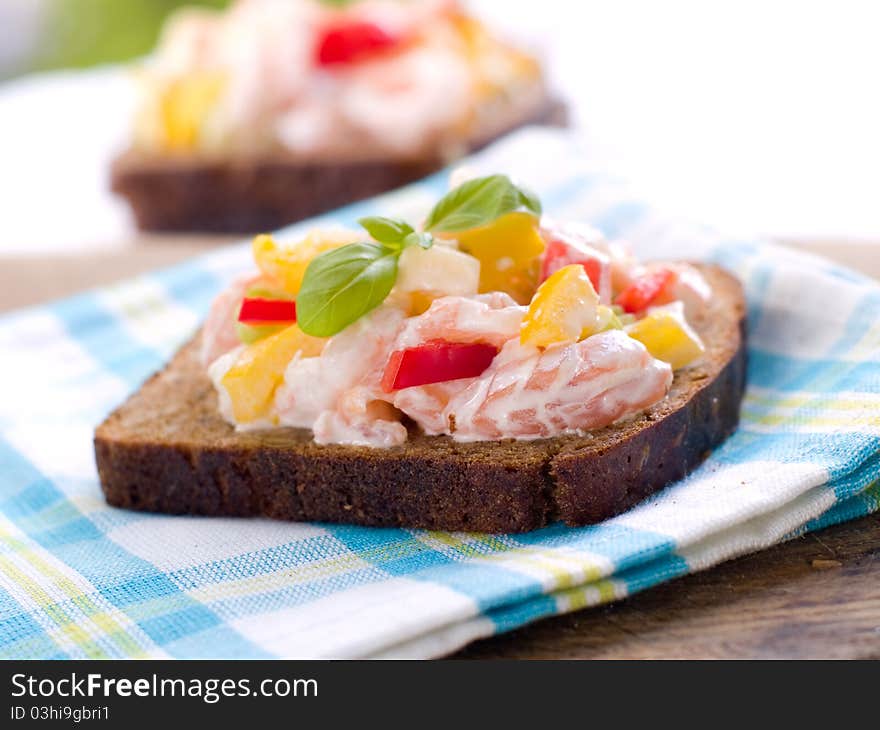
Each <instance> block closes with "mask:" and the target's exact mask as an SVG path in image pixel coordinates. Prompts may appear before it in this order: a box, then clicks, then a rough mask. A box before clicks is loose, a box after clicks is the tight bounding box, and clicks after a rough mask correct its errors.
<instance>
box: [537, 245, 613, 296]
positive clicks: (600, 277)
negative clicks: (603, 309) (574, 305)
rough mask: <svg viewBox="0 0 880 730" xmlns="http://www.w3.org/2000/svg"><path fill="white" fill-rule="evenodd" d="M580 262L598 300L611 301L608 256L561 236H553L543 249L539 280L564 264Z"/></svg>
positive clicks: (545, 277)
mask: <svg viewBox="0 0 880 730" xmlns="http://www.w3.org/2000/svg"><path fill="white" fill-rule="evenodd" d="M572 264H580V265H581V266H583V267H584V271H585V272H586V274H587V277H588V278H589V279H590V283H591V284H592V285H593V289H595V290H596V293H597V294H598V295H599V298H600V300H601V301H602V302H603V303H605V304H608V303H610V301H611V262H610V260H609V258H608V257H607V256H606V255H604V254H603V253H601V252H600V251H596V250H594V249H591V248H589V247H584V246H580V245H577V244H576V243H574V242H572V241H567V240H565V239H563V238H553V239H551V240H550V241H549V243H548V244H547V248H546V249H544V260H543V262H542V264H541V281H545V280H546V279H547V278H548V277H549V276H550V275H551V274H555V273H556V272H557V271H559V269H561V268H563V267H564V266H571V265H572Z"/></svg>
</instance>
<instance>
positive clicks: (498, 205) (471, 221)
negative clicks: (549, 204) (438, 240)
mask: <svg viewBox="0 0 880 730" xmlns="http://www.w3.org/2000/svg"><path fill="white" fill-rule="evenodd" d="M516 211H526V212H529V213H532V214H534V215H536V216H539V215H541V203H540V201H539V200H538V199H537V197H535V195H534V194H533V193H531V192H529V191H527V190H524V189H522V188H518V187H517V186H516V185H514V184H513V183H512V182H511V180H510V178H509V177H507V175H489V176H488V177H478V178H475V179H473V180H468V181H467V182H464V183H462V184H461V185H459V186H458V187H457V188H455V189H454V190H451V191H450V192H449V193H447V194H446V195H445V196H444V197H443V198H441V200H440V201H439V202H438V203H437V205H435V206H434V207H433V208H432V209H431V212H430V213H428V218H427V220H426V221H425V230H428V231H433V232H435V233H454V232H456V231H467V230H470V229H471V228H479V227H480V226H484V225H487V224H489V223H491V222H492V221H494V220H496V219H497V218H500V217H501V216H502V215H505V214H506V213H514V212H516Z"/></svg>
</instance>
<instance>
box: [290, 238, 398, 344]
mask: <svg viewBox="0 0 880 730" xmlns="http://www.w3.org/2000/svg"><path fill="white" fill-rule="evenodd" d="M398 253H399V252H398V251H394V250H389V249H388V248H386V247H384V246H380V245H377V244H375V243H350V244H348V245H347V246H341V247H340V248H336V249H333V250H332V251H327V252H326V253H323V254H321V255H320V256H316V257H315V258H314V259H312V261H311V263H309V265H308V267H307V268H306V273H305V276H304V277H303V283H302V287H301V288H300V290H299V294H298V295H297V298H296V319H297V324H298V325H299V327H300V329H301V330H302V331H303V332H305V333H306V334H309V335H312V336H314V337H330V336H331V335H335V334H336V333H337V332H340V331H342V330H343V329H345V328H346V327H348V325H350V324H351V323H352V322H355V321H356V320H358V319H360V318H361V317H363V316H364V315H365V314H366V313H367V312H369V311H371V310H373V309H375V308H376V307H378V306H379V305H380V304H381V303H382V302H383V301H385V297H387V296H388V293H389V292H390V291H391V287H393V286H394V281H395V279H396V278H397V257H398Z"/></svg>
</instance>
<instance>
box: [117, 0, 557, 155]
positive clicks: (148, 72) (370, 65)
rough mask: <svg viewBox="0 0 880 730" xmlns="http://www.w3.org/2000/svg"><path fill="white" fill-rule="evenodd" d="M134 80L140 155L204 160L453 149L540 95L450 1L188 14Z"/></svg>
mask: <svg viewBox="0 0 880 730" xmlns="http://www.w3.org/2000/svg"><path fill="white" fill-rule="evenodd" d="M138 82H139V83H138V89H139V92H140V104H139V108H138V111H137V115H136V119H135V122H136V123H135V139H134V147H135V148H136V149H138V150H140V151H143V152H159V153H161V154H163V155H168V154H198V155H202V156H214V157H224V156H226V157H228V156H230V155H242V156H253V155H255V154H262V153H277V152H290V153H293V154H295V155H296V156H297V157H299V158H306V159H320V160H326V159H338V158H345V159H352V158H353V159H359V158H361V157H364V156H372V157H377V156H385V157H399V158H406V157H413V156H419V155H423V154H425V153H426V152H431V153H432V154H438V153H439V154H447V153H448V154H454V153H456V152H459V151H460V148H461V145H462V144H463V140H469V139H470V138H472V137H474V138H481V136H484V135H483V133H484V132H486V131H487V130H491V129H492V124H493V119H496V118H498V116H499V113H500V115H501V116H502V117H503V116H504V109H507V108H512V109H513V110H515V111H521V112H522V114H520V116H528V114H529V112H531V111H534V110H537V109H538V108H539V107H540V105H541V104H542V103H543V102H544V100H545V96H546V94H545V89H544V85H543V81H542V75H541V70H540V67H539V64H538V62H537V61H536V60H535V59H534V58H533V57H532V56H530V55H529V54H527V53H524V52H522V51H520V50H517V49H516V48H514V47H513V46H511V45H509V44H508V43H506V42H503V41H501V40H499V39H498V38H496V37H495V36H493V35H492V34H490V33H489V32H488V31H487V30H486V28H485V27H484V26H483V25H482V24H481V23H480V22H478V21H477V20H476V19H474V18H473V17H471V16H470V15H468V14H467V13H465V12H464V11H463V10H462V8H461V7H460V6H459V3H458V2H456V0H418V1H415V0H360V1H351V2H338V1H333V0H237V2H234V3H233V4H232V6H231V7H230V8H229V9H228V10H225V11H211V10H206V9H192V8H188V9H184V10H182V11H179V12H178V13H175V15H174V16H173V17H172V18H171V19H170V20H169V22H168V23H167V24H166V27H165V29H164V31H163V34H162V36H161V38H160V40H159V44H158V46H157V49H156V51H155V52H154V54H153V55H152V56H151V57H150V58H149V59H148V60H147V61H146V62H145V63H144V64H143V66H142V67H141V68H140V69H139V71H138Z"/></svg>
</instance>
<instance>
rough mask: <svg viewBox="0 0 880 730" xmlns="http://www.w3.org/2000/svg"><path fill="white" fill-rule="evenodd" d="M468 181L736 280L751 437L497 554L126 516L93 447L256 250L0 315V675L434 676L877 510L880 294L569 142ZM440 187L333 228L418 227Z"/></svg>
mask: <svg viewBox="0 0 880 730" xmlns="http://www.w3.org/2000/svg"><path fill="white" fill-rule="evenodd" d="M474 164H475V165H476V166H477V167H478V168H480V169H482V170H484V171H507V172H510V173H512V174H513V175H515V176H516V177H517V178H518V179H520V180H522V181H524V182H527V183H528V184H530V185H531V186H532V187H534V188H535V189H536V190H537V191H538V192H539V193H540V194H541V197H542V199H543V201H544V203H545V207H546V209H547V210H548V212H550V213H551V214H553V215H556V216H560V217H570V218H574V219H582V220H588V221H591V222H593V223H594V224H596V225H597V226H598V227H600V228H602V229H603V230H604V231H605V232H606V234H608V235H609V236H614V237H624V238H626V239H628V240H629V241H630V242H631V243H632V244H633V245H634V246H635V248H636V249H637V251H638V252H639V253H640V254H641V255H642V256H654V257H666V256H669V257H687V258H704V259H708V260H711V261H716V262H718V263H721V264H723V265H724V266H726V267H728V268H730V269H731V270H732V271H734V272H736V273H737V274H738V275H739V276H740V277H741V278H742V280H743V281H744V282H745V284H746V287H747V290H748V298H749V318H750V328H751V342H750V349H749V357H750V365H749V387H748V392H747V394H746V398H745V403H744V408H743V417H742V426H741V428H740V429H739V431H738V432H737V433H736V434H735V435H734V436H733V437H732V438H731V439H730V440H729V441H728V442H727V443H725V444H724V446H722V447H721V448H720V449H719V450H718V451H717V452H716V453H715V454H713V455H712V457H711V458H710V459H709V460H708V461H707V462H706V463H705V464H703V466H701V467H700V468H699V469H698V470H697V471H696V472H695V473H694V474H693V475H692V476H690V477H689V478H688V479H685V480H684V481H682V482H680V483H678V484H676V485H674V486H672V487H670V488H668V489H666V490H665V491H663V492H662V493H661V494H659V495H656V496H655V497H654V498H653V499H651V500H650V501H648V502H646V503H644V504H642V505H640V506H638V507H636V508H635V509H633V510H631V511H630V512H628V513H626V514H624V515H621V516H619V517H617V518H615V519H612V520H608V521H607V522H605V523H603V524H600V525H595V526H592V527H586V528H579V529H573V528H568V527H564V526H561V525H553V526H550V527H547V528H545V529H541V530H538V531H536V532H533V533H530V534H527V535H516V536H510V535H494V536H488V535H476V534H460V533H457V534H449V533H439V532H425V531H420V530H397V529H369V528H360V527H351V526H337V525H325V524H286V523H279V522H271V521H266V520H236V519H216V518H192V517H170V516H161V515H148V514H141V513H135V512H126V511H122V510H118V509H112V508H110V507H108V506H107V505H106V504H105V503H104V501H103V500H102V498H101V493H100V490H99V487H98V481H97V477H96V473H95V466H94V462H93V456H92V444H91V439H92V431H93V428H94V426H95V425H96V424H97V423H99V422H100V421H101V420H102V419H103V418H104V416H105V415H106V414H107V413H108V412H109V411H110V410H111V409H112V408H113V407H115V406H116V405H117V404H118V403H119V402H121V401H122V400H123V399H124V398H125V397H126V395H127V394H128V393H129V392H131V391H132V390H134V389H135V388H137V387H138V384H139V383H140V382H141V381H143V380H144V378H145V377H146V376H147V375H149V374H150V373H151V372H152V371H154V370H155V369H157V368H159V367H160V366H161V365H162V364H163V362H164V361H165V360H166V359H167V358H168V357H169V356H170V355H171V354H172V353H173V352H174V350H175V349H176V348H177V347H178V346H179V345H180V344H181V343H182V342H183V341H184V340H186V339H187V338H188V337H189V336H190V334H191V333H192V331H193V329H194V328H195V327H196V326H197V325H198V323H199V320H200V319H201V317H202V316H203V315H204V313H205V311H206V308H207V306H208V303H209V302H210V300H211V298H212V297H213V296H214V295H215V294H216V293H217V291H219V289H220V288H221V287H222V286H223V284H224V282H226V281H228V280H229V279H230V278H231V277H232V276H234V275H235V273H236V272H237V271H238V270H240V269H242V268H243V267H245V266H247V265H248V259H249V254H248V248H247V246H246V245H244V244H243V245H241V246H236V247H232V248H228V249H225V250H221V251H217V252H213V253H210V254H207V255H204V256H201V257H199V258H197V259H194V260H192V261H191V262H189V263H187V264H184V265H182V266H178V267H175V268H172V269H169V270H166V271H162V272H160V273H156V274H151V275H148V276H144V277H141V278H138V279H135V280H132V281H128V282H125V283H122V284H119V285H117V286H113V287H109V288H105V289H101V290H98V291H94V292H90V293H87V294H84V295H81V296H77V297H75V298H73V299H68V300H65V301H61V302H57V303H55V304H51V305H48V306H43V307H37V308H33V309H29V310H26V311H22V312H18V313H14V314H11V315H7V316H5V317H3V318H2V319H0V353H2V357H0V656H4V657H16V658H22V657H147V656H150V657H156V656H172V657H213V656H221V657H267V656H269V657H272V656H285V657H290V656H296V657H305V656H308V657H310V656H331V657H353V656H422V657H426V656H437V655H441V654H444V653H447V652H451V651H453V650H454V649H456V648H458V647H460V646H462V645H464V644H466V643H467V642H469V641H471V640H473V639H475V638H477V637H481V636H487V635H489V634H492V633H496V632H503V631H508V630H510V629H513V628H515V627H517V626H520V625H522V624H525V623H527V622H530V621H534V620H536V619H539V618H541V617H544V616H549V615H552V614H557V613H562V612H565V611H571V610H575V609H578V608H582V607H584V606H589V605H593V604H597V603H601V602H604V601H609V600H612V599H614V598H619V597H621V596H625V595H628V594H631V593H634V592H636V591H639V590H642V589H644V588H648V587H649V586H652V585H655V584H657V583H659V582H662V581H665V580H669V579H671V578H674V577H676V576H680V575H683V574H685V573H689V572H692V571H695V570H699V569H702V568H705V567H707V566H710V565H713V564H715V563H718V562H720V561H722V560H725V559H727V558H730V557H733V556H735V555H739V554H742V553H745V552H748V551H752V550H757V549H760V548H762V547H765V546H767V545H770V544H772V543H774V542H777V541H780V540H783V539H785V538H787V537H790V536H792V535H795V534H798V533H800V532H803V531H805V530H812V529H816V528H819V527H822V526H825V525H829V524H832V523H835V522H839V521H842V520H847V519H852V518H854V517H857V516H859V515H864V514H866V513H868V512H871V511H873V510H875V509H877V508H878V502H880V487H878V482H877V478H878V468H880V467H878V464H880V461H878V460H880V455H878V446H880V288H878V287H877V286H876V285H875V284H874V283H872V282H871V281H870V280H868V279H866V278H863V277H861V276H859V275H857V274H854V273H852V272H849V271H846V270H842V269H840V268H837V267H835V266H832V265H830V264H829V263H827V262H825V261H822V260H820V259H817V258H813V257H810V256H806V255H803V254H795V253H793V252H791V251H788V250H785V249H782V248H778V247H774V246H769V245H765V244H759V243H754V242H750V241H739V240H726V239H723V238H720V237H718V236H717V235H716V234H713V233H712V232H710V231H708V230H705V229H702V228H699V227H695V226H692V225H684V224H680V223H677V222H675V221H670V220H668V219H665V218H663V217H662V216H660V215H659V214H657V213H656V212H655V211H652V210H651V209H650V208H649V207H648V206H646V205H645V204H643V203H641V202H639V201H636V200H633V199H631V198H630V197H628V196H627V194H626V191H625V190H624V189H623V188H622V187H621V186H619V185H618V184H616V183H615V182H614V181H611V180H609V179H608V178H607V177H606V176H604V175H603V174H601V173H599V172H597V171H595V170H592V169H591V168H590V166H589V164H588V163H587V162H585V160H584V158H583V156H582V155H581V154H580V151H579V149H578V147H577V144H576V143H575V142H574V141H573V140H572V139H571V138H570V137H569V136H568V135H567V133H564V132H558V131H548V130H537V129H535V130H527V131H524V132H522V133H519V134H517V135H515V136H513V137H510V138H508V139H507V140H506V141H503V142H501V143H500V144H497V145H496V146H494V147H493V148H491V149H490V150H488V151H487V152H485V153H483V154H481V155H479V156H477V157H476V158H475V160H474ZM446 180H447V177H446V175H445V174H442V175H437V176H434V177H431V178H429V179H427V180H425V181H423V182H420V183H417V184H416V185H414V186H411V187H408V188H406V189H403V190H401V191H398V192H395V193H392V194H389V195H386V196H383V197H380V198H377V199H375V200H372V201H368V202H365V203H361V204H357V205H354V206H350V207H348V208H346V209H343V210H341V211H339V212H338V213H335V214H331V215H329V216H327V217H326V218H328V219H333V220H336V221H339V222H343V223H349V224H350V223H353V221H354V220H355V219H356V218H357V217H359V216H361V215H364V214H366V213H379V212H382V213H390V214H405V215H408V216H415V215H418V213H419V211H424V210H425V209H426V208H427V206H428V205H429V204H430V203H431V202H432V201H433V200H434V199H436V198H437V197H438V196H439V195H440V194H441V193H442V192H443V190H444V189H445V186H446ZM305 227H306V226H302V225H301V226H295V227H292V228H291V229H289V230H288V231H285V232H283V233H282V234H281V235H282V237H284V236H286V235H288V234H289V235H291V236H292V235H295V234H296V233H298V232H299V231H301V230H302V229H303V228H305Z"/></svg>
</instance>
